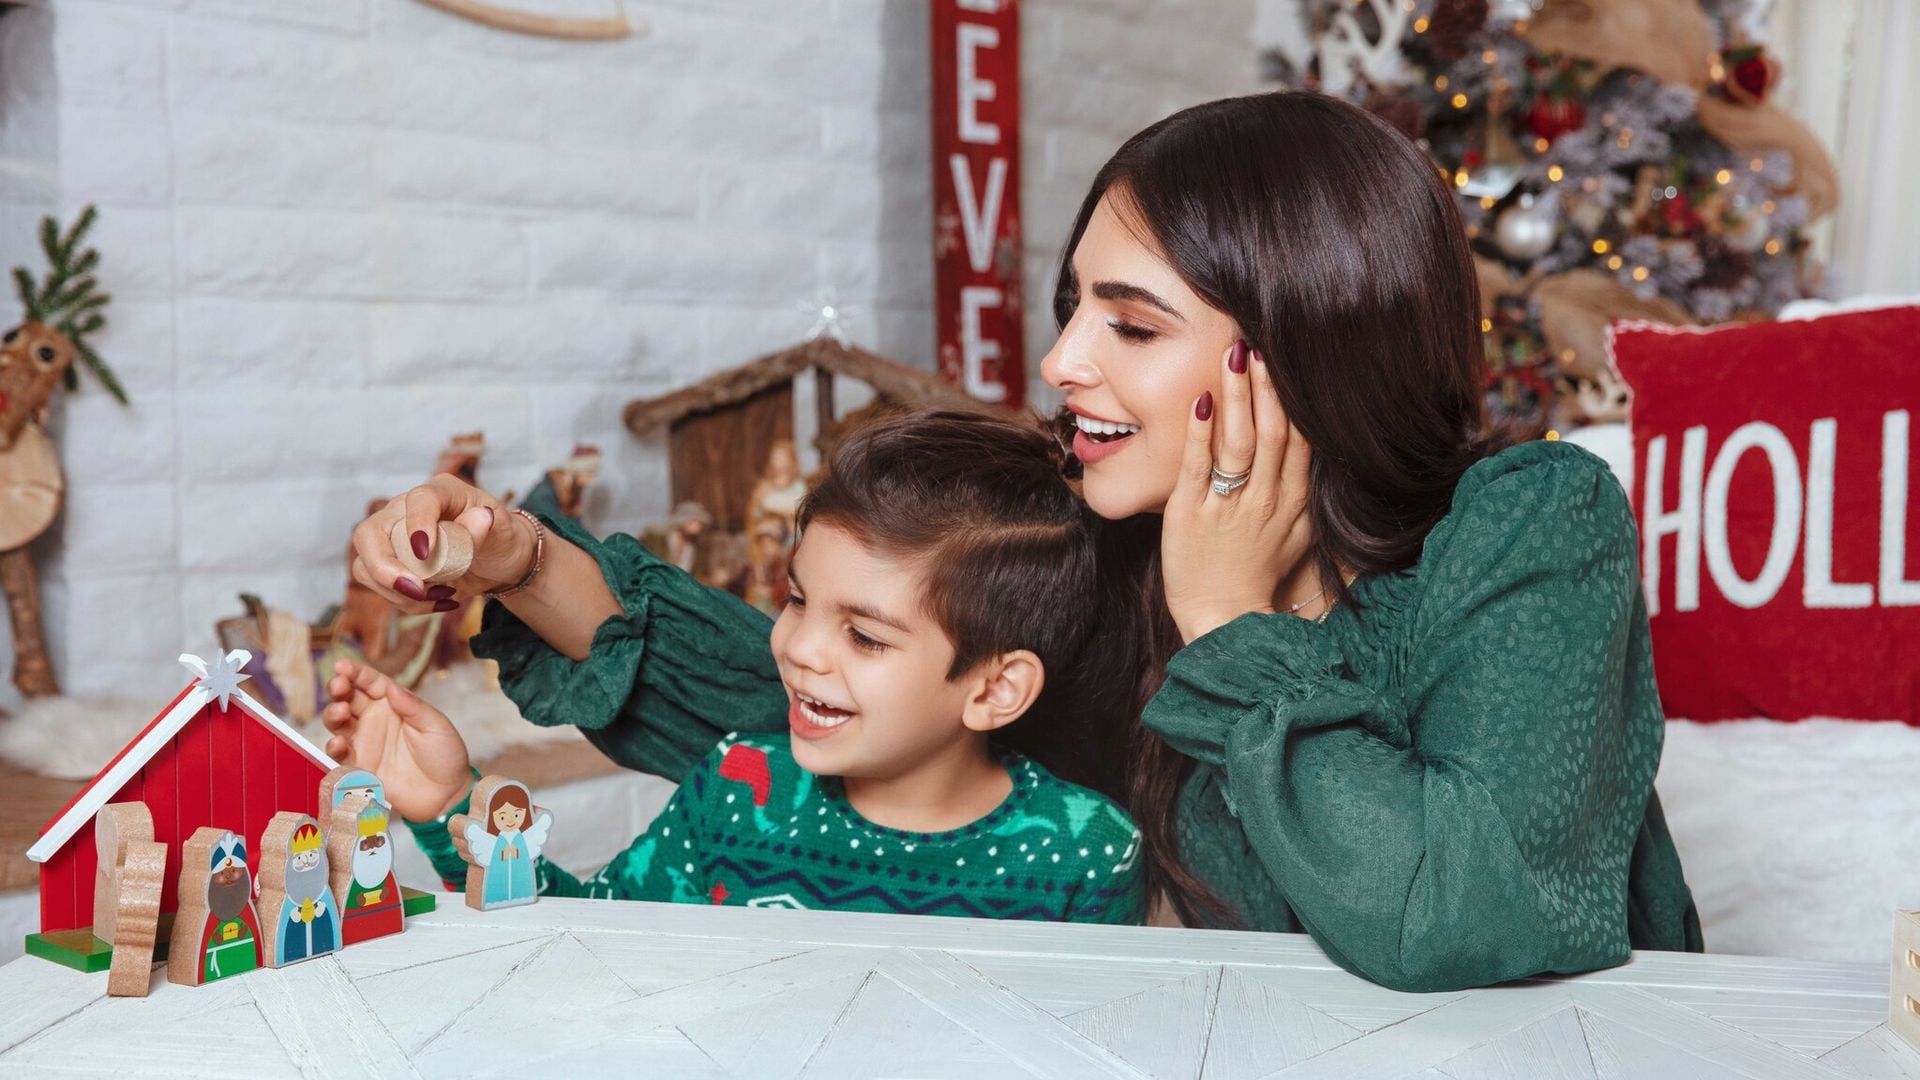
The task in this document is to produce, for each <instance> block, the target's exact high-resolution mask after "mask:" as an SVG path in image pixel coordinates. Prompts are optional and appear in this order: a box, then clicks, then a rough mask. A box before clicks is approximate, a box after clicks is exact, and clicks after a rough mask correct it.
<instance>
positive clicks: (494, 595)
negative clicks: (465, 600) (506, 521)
mask: <svg viewBox="0 0 1920 1080" xmlns="http://www.w3.org/2000/svg"><path fill="white" fill-rule="evenodd" d="M513 512H514V513H516V514H519V515H520V516H521V517H523V518H526V519H527V524H529V525H531V526H533V565H532V566H531V567H529V568H528V569H527V576H526V577H523V578H521V579H520V583H519V584H518V585H514V586H512V587H511V588H506V589H495V590H494V591H492V592H490V593H487V594H486V597H487V599H489V600H501V599H504V598H506V597H509V596H512V595H513V594H514V593H517V592H519V591H520V590H522V589H524V588H526V587H527V586H529V585H531V584H533V579H534V578H537V577H539V576H540V568H541V567H543V566H545V565H546V564H547V527H546V526H545V525H542V524H540V519H539V518H537V517H534V516H533V515H532V514H529V513H527V512H526V511H525V510H522V509H520V508H519V507H517V506H516V507H514V508H513Z"/></svg>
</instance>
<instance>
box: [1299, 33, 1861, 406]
mask: <svg viewBox="0 0 1920 1080" xmlns="http://www.w3.org/2000/svg"><path fill="white" fill-rule="evenodd" d="M1765 6H1766V4H1765V2H1764V0H1300V3H1299V12H1300V17H1301V19H1302V20H1303V26H1302V27H1301V31H1302V33H1301V35H1300V41H1301V42H1302V43H1303V47H1300V48H1296V49H1291V50H1276V51H1274V52H1272V53H1269V54H1268V63H1269V73H1270V74H1271V75H1272V77H1273V78H1274V79H1276V80H1277V81H1279V82H1281V83H1283V84H1285V85H1288V86H1296V87H1309V88H1314V89H1318V90H1321V91H1323V92H1326V93H1330V94H1335V95H1338V96H1341V97H1344V98H1346V99H1348V100H1350V101H1353V102H1355V103H1357V104H1360V105H1363V106H1364V107H1366V108H1367V109H1369V110H1371V111H1372V112H1374V113H1375V114H1376V115H1379V116H1380V117H1382V118H1383V119H1385V120H1387V121H1388V122H1389V123H1392V124H1393V125H1394V126H1396V127H1398V128H1400V129H1401V130H1402V131H1405V132H1406V133H1407V134H1408V135H1409V136H1410V137H1412V138H1414V139H1416V140H1418V141H1419V142H1420V143H1421V144H1422V145H1423V146H1425V147H1426V148H1427V150H1428V152H1429V153H1430V154H1431V155H1432V156H1433V159H1434V163H1435V165H1436V167H1437V168H1438V169H1439V170H1440V172H1441V175H1443V176H1444V177H1446V178H1447V180H1448V182H1449V183H1451V184H1452V185H1453V187H1454V190H1455V193H1456V195H1457V196H1458V199H1459V204H1460V213H1461V216H1462V218H1463V219H1464V220H1465V222H1466V227H1467V232H1468V235H1469V237H1470V238H1471V239H1472V243H1473V249H1474V253H1475V263H1476V265H1477V268H1478V270H1479V275H1480V289H1481V294H1482V295H1481V308H1482V312H1481V314H1482V321H1481V328H1482V329H1483V330H1484V331H1485V332H1486V337H1487V349H1488V353H1489V357H1490V359H1491V361H1492V370H1493V375H1492V379H1491V381H1490V383H1489V385H1488V394H1489V401H1490V404H1491V405H1492V407H1493V409H1494V410H1495V411H1496V412H1497V413H1500V414H1504V415H1507V416H1510V417H1511V416H1517V417H1521V418H1525V419H1529V420H1533V421H1535V422H1537V423H1538V424H1540V425H1541V426H1543V427H1545V426H1557V427H1566V426H1573V425H1578V424H1582V423H1588V422H1592V421H1598V420H1613V419H1619V418H1620V417H1621V416H1622V415H1624V411H1625V406H1626V400H1627V395H1626V393H1625V391H1624V390H1623V389H1622V388H1621V387H1620V386H1619V384H1618V382H1617V380H1616V379H1615V378H1614V376H1613V374H1612V372H1611V371H1610V369H1609V368H1608V366H1607V362H1606V326H1607V324H1608V322H1610V321H1611V320H1613V319H1620V318H1641V319H1653V320H1658V321H1662V322H1671V323H1699V324H1709V323H1718V322H1725V321H1729V320H1749V319H1759V318H1766V317H1768V316H1771V315H1772V314H1774V313H1775V312H1777V311H1778V310H1779V309H1780V307H1781V306H1782V305H1783V304H1785V303H1787V302H1788V301H1790V300H1794V299H1797V298H1800V297H1804V296H1808V295H1813V294H1816V293H1817V292H1818V291H1819V288H1820V285H1821V270H1820V267H1819V266H1818V265H1817V264H1816V263H1815V262H1814V261H1813V260H1812V259H1811V258H1810V256H1809V253H1808V243H1807V239H1806V236H1805V233H1804V229H1805V227H1806V225H1807V224H1808V223H1809V222H1811V221H1813V220H1814V219H1816V218H1818V217H1820V216H1821V215H1823V214H1825V213H1827V212H1829V211H1830V210H1832V208H1833V205H1834V200H1835V197H1836V194H1837V191H1836V187H1837V184H1836V180H1835V177H1834V172H1833V166H1832V164H1831V162H1830V161H1829V160H1828V158H1827V156H1826V153H1825V152H1824V151H1823V150H1822V149H1821V147H1820V145H1819V143H1818V141H1817V140H1816V139H1815V138H1814V137H1813V135H1812V134H1811V133H1810V132H1808V131H1807V129H1806V128H1805V127H1804V126H1802V125H1801V124H1800V123H1799V122H1798V121H1796V120H1794V119H1793V118H1792V117H1791V116H1789V115H1788V114H1787V113H1786V112H1785V111H1784V110H1782V109H1780V108H1779V107H1778V106H1777V105H1775V104H1773V103H1771V102H1770V101H1769V100H1768V98H1769V94H1770V92H1771V91H1772V90H1773V88H1774V86H1775V84H1776V83H1777V81H1778V78H1779V66H1778V64H1777V63H1776V62H1775V61H1774V59H1773V58H1772V56H1770V55H1769V54H1768V52H1767V51H1766V47H1765V45H1764V44H1763V43H1762V41H1761V36H1760V31H1761V25H1760V23H1761V16H1762V14H1763V13H1764V9H1765Z"/></svg>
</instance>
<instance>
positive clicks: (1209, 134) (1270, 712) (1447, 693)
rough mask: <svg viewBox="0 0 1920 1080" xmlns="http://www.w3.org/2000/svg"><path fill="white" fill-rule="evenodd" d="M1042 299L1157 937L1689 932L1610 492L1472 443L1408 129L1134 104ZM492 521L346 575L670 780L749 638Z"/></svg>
mask: <svg viewBox="0 0 1920 1080" xmlns="http://www.w3.org/2000/svg"><path fill="white" fill-rule="evenodd" d="M1057 306H1058V311H1057V314H1058V316H1059V318H1060V321H1061V323H1062V331H1061V336H1060V339H1059V343H1058V344H1057V345H1056V346H1055V347H1054V349H1053V351H1052V352H1051V353H1050V354H1049V355H1048V357H1047V359H1046V361H1045V363H1044V364H1043V366H1042V370H1043V372H1044V374H1045V375H1046V378H1047V379H1048V381H1049V382H1050V383H1052V384H1053V385H1054V386H1056V387H1058V388H1059V389H1061V390H1062V391H1064V392H1065V395H1066V402H1067V409H1068V410H1069V417H1070V419H1071V423H1072V424H1073V425H1074V426H1075V427H1077V428H1078V430H1077V432H1075V434H1074V436H1073V439H1074V441H1073V447H1074V451H1075V455H1076V456H1077V457H1078V458H1079V459H1080V462H1081V464H1082V466H1083V468H1084V491H1085V496H1086V498H1087V501H1088V503H1089V505H1090V506H1091V507H1092V508H1093V509H1094V510H1095V511H1097V512H1098V513H1099V514H1100V515H1101V516H1102V517H1104V518H1106V519H1108V520H1109V521H1111V522H1112V527H1111V529H1110V530H1109V536H1108V537H1107V543H1106V546H1105V548H1104V549H1103V551H1102V560H1103V561H1102V566H1101V576H1102V578H1103V580H1105V581H1106V582H1107V583H1108V585H1107V587H1106V588H1105V589H1104V590H1103V595H1102V596H1100V597H1094V598H1089V617H1092V618H1100V619H1102V620H1103V622H1104V624H1105V629H1103V634H1104V635H1105V636H1106V637H1107V640H1108V643H1109V644H1110V645H1111V646H1112V647H1114V648H1117V649H1122V650H1128V651H1130V653H1131V655H1133V656H1134V657H1136V658H1137V660H1138V661H1139V667H1138V670H1140V671H1141V672H1142V677H1141V681H1140V683H1139V685H1137V686H1131V687H1124V686H1122V687H1108V688H1107V690H1106V693H1107V696H1106V697H1105V698H1102V699H1101V702H1100V703H1101V704H1103V705H1105V706H1107V707H1108V709H1109V711H1108V713H1107V715H1108V716H1109V717H1110V723H1111V724H1113V725H1116V727H1117V729H1118V730H1126V731H1128V732H1129V736H1130V738H1129V740H1128V741H1126V742H1123V741H1122V740H1120V739H1118V738H1111V739H1109V740H1107V743H1106V745H1108V746H1111V747H1114V748H1116V749H1124V750H1125V751H1126V758H1125V760H1124V768H1125V773H1126V780H1125V786H1126V789H1127V802H1128V804H1129V809H1130V810H1131V811H1132V812H1133V814H1134V816H1135V817H1136V819H1138V820H1139V821H1140V822H1141V825H1142V828H1143V829H1144V830H1146V831H1147V832H1148V834H1149V835H1148V845H1149V846H1148V855H1149V857H1150V872H1151V875H1152V877H1151V880H1152V882H1153V883H1154V884H1155V885H1157V886H1158V888H1159V890H1160V891H1161V893H1162V894H1163V895H1164V896H1165V897H1166V898H1167V899H1168V900H1169V901H1170V902H1171V904H1172V906H1173V908H1174V909H1175V911H1177V912H1178V913H1179V915H1180V916H1181V917H1182V918H1183V919H1184V920H1186V921H1188V922H1189V923H1200V924H1206V925H1227V926H1243V927H1247V928H1251V929H1262V930H1277V931H1292V930H1305V931H1306V932H1308V933H1310V934H1312V935H1313V936H1314V938H1315V939H1316V940H1317V941H1318V942H1319V943H1320V945H1321V946H1322V947H1323V948H1324V949H1325V950H1326V951H1327V953H1328V954H1329V955H1330V956H1331V957H1332V958H1333V959H1334V960H1335V961H1337V962H1339V963H1340V964H1342V965H1343V966H1345V967H1347V968H1349V969H1350V970H1353V971H1356V972H1358V973H1360V974H1362V975H1364V976H1366V977H1368V978H1370V979H1373V980H1374V981H1376V982H1380V983H1382V984H1384V985H1387V986H1390V987H1394V988H1396V989H1405V990H1443V989H1452V988H1458V987H1464V986H1476V985H1484V984H1488V983H1493V982H1499V981H1503V980H1507V979H1512V978H1517V977H1522V976H1527V975H1533V974H1538V973H1542V972H1576V971H1585V970H1591V969H1593V968H1598V967H1605V966H1609V965H1612V964H1617V963H1620V962H1622V961H1624V960H1625V959H1626V957H1627V953H1628V950H1629V948H1630V947H1639V948H1657V949H1695V950H1697V949H1699V948H1700V947H1701V943H1700V934H1699V925H1698V919H1697V917H1696V916H1695V914H1694V910H1693V905H1692V901H1691V898H1690V896H1689V894H1688V891H1687V888H1686V884H1685V881H1684V879H1683V877H1682V875H1681V871H1680V864H1679V859H1678V856H1677V855H1676V853H1675V852H1674V849H1673V845H1672V842H1671V840H1670V839H1669V837H1668V835H1667V831H1666V826H1665V822H1664V820H1663V818H1662V815H1661V812H1660V807H1659V803H1658V800H1657V799H1656V798H1655V797H1654V796H1653V789H1652V784H1653V776H1654V772H1655V769H1656V767H1657V765H1658V761H1659V754H1660V742H1661V737H1662V731H1663V727H1662V725H1663V720H1662V716H1661V713H1660V708H1659V701H1658V698H1657V695H1656V691H1655V687H1654V682H1653V671H1652V661H1651V654H1650V649H1649V642H1648V635H1647V616H1646V611H1645V608H1644V602H1643V599H1642V596H1641V592H1640V587H1639V583H1638V577H1637V570H1636V566H1637V563H1636V557H1635V541H1634V528H1633V523H1632V518H1631V516H1630V514H1629V512H1628V510H1627V506H1626V502H1625V498H1624V496H1623V494H1622V493H1621V491H1620V489H1619V486H1618V484H1617V483H1615V481H1614V480H1613V478H1612V476H1611V475H1610V474H1609V473H1608V472H1607V470H1606V468H1605V467H1604V466H1603V465H1602V464H1601V463H1600V462H1599V461H1598V460H1597V459H1595V458H1593V457H1591V456H1590V455H1588V454H1586V453H1584V452H1583V451H1580V450H1578V449H1576V448H1574V447H1571V446H1567V445H1564V444H1559V443H1552V442H1534V443H1527V444H1523V445H1517V446H1512V447H1510V448H1503V442H1502V440H1500V439H1498V438H1496V437H1494V436H1491V435H1489V434H1487V433H1486V432H1485V430H1484V429H1483V427H1482V424H1481V410H1480V406H1479V402H1480V387H1481V370H1482V364H1483V362H1484V360H1483V354H1482V351H1481V345H1480V342H1479V338H1478V335H1477V333H1476V331H1475V323H1476V320H1477V318H1478V308H1477V298H1476V292H1475V285H1474V276H1473V268H1472V264H1471V259H1470V255H1469V252H1468V250H1467V247H1466V243H1465V240H1464V237H1463V235H1462V231H1461V227H1460V223H1459V220H1458V218H1457V216H1456V213H1455V210H1454V207H1453V202H1452V196H1451V194H1450V193H1449V192H1448V190H1447V189H1446V187H1445V185H1444V184H1443V183H1442V182H1441V181H1440V180H1439V179H1438V178H1437V176H1436V173H1435V170H1434V169H1433V166H1432V164H1431V163H1430V162H1429V161H1427V159H1426V158H1425V157H1424V156H1423V155H1422V154H1421V153H1420V152H1419V151H1418V150H1417V149H1416V148H1415V147H1414V146H1412V145H1411V144H1410V143H1408V142H1407V141H1406V140H1405V139H1404V138H1402V137H1400V136H1399V135H1397V134H1396V133H1394V132H1392V131H1391V130H1390V129H1388V128H1387V127H1386V126H1385V125H1384V124H1381V123H1379V122H1378V121H1376V120H1374V119H1373V118H1372V117H1370V116H1369V115H1367V114H1365V113H1364V112H1361V111H1359V110H1357V109H1353V108H1351V107H1348V106H1346V105H1343V104H1340V103H1338V102H1335V101H1332V100H1330V99H1327V98H1322V97H1318V96H1315V95H1309V94H1268V95H1260V96H1255V97H1248V98H1238V99H1231V100H1226V101H1218V102H1213V103H1211V104H1208V105H1202V106H1199V107H1196V108H1193V109H1189V110H1186V111H1184V112H1181V113H1178V114H1175V115H1174V116H1171V117H1168V118H1167V119H1165V120H1163V121H1161V122H1159V123H1157V124H1155V125H1153V126H1152V127H1150V128H1148V129H1146V130H1145V131H1143V132H1141V133H1140V134H1139V135H1136V136H1135V137H1134V138H1133V139H1131V140H1129V141H1128V143H1127V144H1126V145H1125V146H1123V147H1122V148H1121V149H1120V151H1119V152H1118V153H1117V154H1116V155H1115V156H1114V159H1113V160H1112V161H1111V162H1109V163H1108V165H1107V166H1106V167H1105V168H1103V169H1102V170H1101V172H1100V175H1099V176H1098V177H1097V178H1096V179H1095V182H1094V185H1093V189H1092V190H1091V191H1090V192H1089V193H1088V196H1087V199H1086V201H1085V203H1084V204H1083V206H1082V208H1081V211H1080V214H1079V217H1078V219H1077V220H1076V222H1075V225H1074V230H1073V234H1072V236H1071V238H1070V240H1069V243H1068V245H1067V254H1066V258H1065V259H1064V261H1063V265H1062V270H1061V276H1060V288H1059V290H1058V299H1057ZM503 514H505V511H503V510H500V509H499V508H497V506H496V504H493V503H491V502H490V501H489V500H488V499H487V498H486V497H485V496H484V495H482V494H481V493H478V492H476V491H474V490H473V489H471V488H468V487H465V486H464V485H460V484H458V483H457V482H455V481H452V480H450V479H448V478H439V479H436V481H435V482H434V484H433V485H430V486H429V487H427V488H424V489H416V490H415V491H414V492H410V493H409V494H408V495H407V496H405V497H403V499H401V500H396V501H395V503H394V504H392V505H390V506H389V507H388V508H387V509H386V510H384V511H382V512H381V513H379V514H376V515H374V516H373V517H371V518H369V519H368V521H367V522H365V523H363V524H362V526H361V527H360V529H359V530H358V531H357V532H356V534H355V545H356V550H357V552H358V559H357V560H356V566H355V574H356V576H359V577H361V579H362V580H363V581H365V582H366V583H367V584H368V585H370V586H371V587H374V588H377V589H382V590H384V591H386V593H387V594H388V595H389V596H393V597H396V598H400V597H404V598H405V599H407V600H411V601H412V604H410V605H408V606H409V607H411V608H413V609H418V608H419V607H420V606H421V605H422V604H435V605H436V606H437V605H444V604H448V603H450V602H451V600H450V598H451V597H452V596H454V595H456V594H465V593H467V592H471V591H478V590H481V589H486V588H497V587H501V586H508V587H509V588H510V589H518V590H519V591H510V592H509V593H508V594H507V595H506V609H505V610H504V611H502V610H500V609H499V608H498V606H496V608H495V610H494V611H493V613H492V614H491V615H490V616H489V622H488V630H487V632H486V633H485V634H484V635H483V636H482V638H480V639H478V640H476V642H475V651H476V652H477V653H479V654H481V655H489V656H493V657H495V658H497V659H498V660H500V662H501V665H502V677H503V681H504V683H505V685H506V686H507V689H508V691H509V693H511V694H512V695H513V697H514V698H515V700H516V701H517V702H519V703H520V705H521V707H522V709H523V710H524V711H526V713H527V715H528V716H529V718H530V719H533V720H534V721H535V722H537V723H548V724H551V723H573V724H577V725H579V726H580V727H582V728H583V729H585V730H586V731H587V734H588V737H589V738H590V739H592V740H593V741H594V742H595V743H596V745H599V746H600V747H601V748H602V749H603V750H606V751H607V752H608V753H609V754H610V755H612V756H614V757H615V758H616V759H618V760H620V761H622V762H623V763H626V764H629V765H633V766H635V767H639V768H644V769H647V770H648V771H651V772H659V773H667V774H669V775H671V774H672V773H673V772H674V771H675V770H676V769H683V768H685V767H686V766H687V765H689V764H691V762H692V761H693V760H694V758H696V757H697V756H698V755H699V754H701V753H704V752H705V751H707V750H708V749H710V748H711V747H712V745H713V743H714V740H715V738H716V737H717V736H718V734H719V732H717V731H716V730H714V729H712V728H711V727H709V726H706V725H702V724H700V723H699V722H698V721H696V720H695V719H694V717H695V716H697V715H700V714H702V713H703V712H704V713H705V714H706V715H727V714H728V711H729V710H728V709H727V708H725V705H726V703H728V702H732V703H733V707H732V711H733V712H734V713H735V714H737V715H739V716H741V717H743V718H747V717H761V716H766V715H779V714H780V712H781V710H782V709H783V708H784V701H783V700H767V699H773V698H779V697H781V696H782V694H783V691H782V690H781V689H780V687H779V684H778V682H777V680H776V678H775V676H774V673H773V671H772V669H771V666H770V665H768V664H766V663H765V662H764V661H763V660H761V659H758V658H760V657H764V646H763V644H762V642H763V640H764V637H765V634H766V625H765V622H764V621H763V620H761V619H759V618H757V617H755V616H754V615H753V614H752V613H750V612H748V611H746V610H745V609H744V608H743V607H742V606H741V605H738V604H734V603H730V602H728V601H726V600H723V599H721V598H720V597H718V596H716V595H714V594H712V593H709V592H706V591H703V590H701V589H699V588H698V587H697V586H695V585H694V584H693V583H692V582H690V581H689V580H687V579H686V578H684V577H683V576H680V575H677V574H675V573H673V572H672V570H671V568H670V567H667V566H665V565H664V564H660V563H658V562H657V561H650V560H644V559H643V558H641V557H640V556H639V554H638V552H637V546H636V545H632V544H628V543H625V542H623V540H622V539H621V538H615V539H614V540H612V541H610V542H607V543H604V544H603V543H598V542H595V541H593V540H592V539H591V538H590V537H588V536H587V535H586V534H585V533H583V532H581V531H580V530H579V529H578V528H577V527H575V526H573V525H571V524H570V523H566V522H561V521H555V522H551V523H550V525H551V527H553V528H554V529H556V530H558V531H560V532H562V533H563V534H564V536H565V537H566V540H567V541H570V542H565V543H563V542H557V541H556V540H555V539H554V538H552V537H548V538H547V539H546V540H545V542H544V544H541V543H540V542H538V541H537V540H536V537H535V533H536V531H537V530H536V529H535V528H534V523H533V522H532V520H531V519H530V518H528V517H525V516H524V515H519V514H515V515H513V516H511V517H503V516H502V515H503ZM403 516H404V518H405V520H406V521H407V523H408V528H409V532H410V533H411V534H412V535H413V536H414V537H415V542H416V544H420V543H423V542H424V541H425V538H426V537H427V536H428V535H429V533H430V530H431V527H432V524H433V523H434V522H435V521H438V520H440V519H441V518H443V517H457V518H458V519H459V520H461V521H462V522H463V523H465V524H466V525H467V526H468V527H469V528H470V529H473V530H474V531H475V533H476V536H477V537H480V538H481V542H480V555H479V558H478V559H477V561H476V563H475V567H474V570H473V572H472V573H471V574H470V575H469V578H468V579H466V580H465V581H463V582H460V583H456V587H455V588H454V589H442V590H441V591H439V592H437V593H426V592H422V591H421V590H420V588H419V586H418V584H417V583H414V582H411V581H407V580H404V579H402V580H396V575H397V574H399V573H400V571H399V567H398V564H397V563H395V562H394V560H393V559H392V556H391V551H390V547H389V541H387V540H386V537H387V536H389V535H390V533H391V530H392V526H393V523H394V522H395V521H397V520H400V519H401V518H402V517H403ZM501 525H504V526H505V527H499V526H501ZM496 530H497V531H496ZM537 551H543V552H544V558H542V557H541V556H540V555H536V554H534V553H535V552H537ZM543 564H544V565H543ZM389 586H391V588H389ZM1090 692H1095V693H1097V691H1090ZM1135 716H1138V717H1140V718H1141V719H1140V722H1139V724H1134V723H1133V722H1132V719H1131V718H1132V717H1135ZM1118 730H1116V731H1115V733H1116V734H1117V733H1118ZM1095 764H1096V768H1094V769H1090V770H1088V771H1089V772H1097V771H1098V769H1097V764H1098V763H1095Z"/></svg>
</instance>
